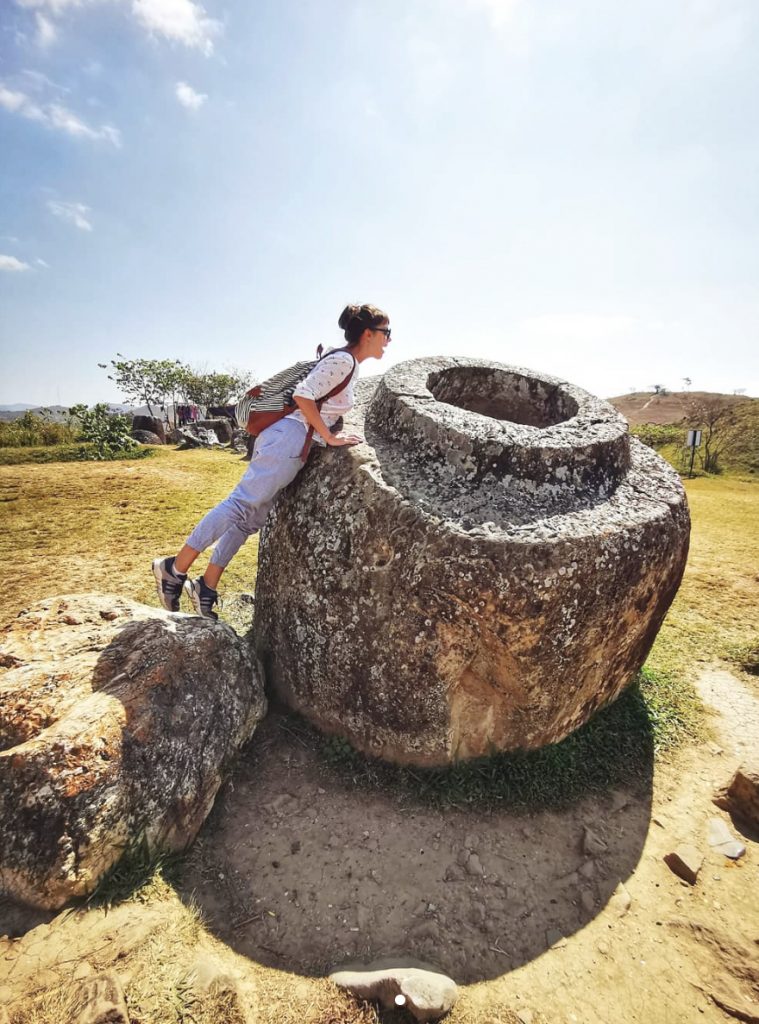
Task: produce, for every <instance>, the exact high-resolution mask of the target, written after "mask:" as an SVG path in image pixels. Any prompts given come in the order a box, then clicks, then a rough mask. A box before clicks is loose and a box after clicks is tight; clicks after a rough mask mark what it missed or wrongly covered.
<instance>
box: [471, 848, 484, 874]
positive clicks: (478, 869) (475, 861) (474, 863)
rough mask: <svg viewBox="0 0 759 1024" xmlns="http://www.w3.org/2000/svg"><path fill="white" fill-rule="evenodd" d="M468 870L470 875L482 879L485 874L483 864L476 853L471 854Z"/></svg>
mask: <svg viewBox="0 0 759 1024" xmlns="http://www.w3.org/2000/svg"><path fill="white" fill-rule="evenodd" d="M466 870H467V874H468V875H475V876H479V877H480V878H482V876H483V875H484V874H485V871H484V869H483V867H482V864H481V863H480V858H479V857H478V856H477V854H476V853H470V854H469V857H468V858H467V862H466Z"/></svg>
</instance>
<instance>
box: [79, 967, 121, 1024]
mask: <svg viewBox="0 0 759 1024" xmlns="http://www.w3.org/2000/svg"><path fill="white" fill-rule="evenodd" d="M75 1020H76V1024H129V1011H128V1010H127V1005H126V998H125V996H124V989H123V987H122V985H121V981H120V980H119V977H118V975H117V974H114V973H113V972H112V971H109V972H107V973H105V974H97V975H95V977H93V978H86V979H85V980H84V981H83V982H81V984H80V989H79V1010H78V1014H77V1016H76V1018H75Z"/></svg>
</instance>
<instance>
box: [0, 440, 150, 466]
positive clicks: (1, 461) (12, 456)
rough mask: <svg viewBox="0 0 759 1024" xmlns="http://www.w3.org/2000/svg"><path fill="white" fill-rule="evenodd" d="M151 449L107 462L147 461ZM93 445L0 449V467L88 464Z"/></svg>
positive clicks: (131, 452) (125, 453)
mask: <svg viewBox="0 0 759 1024" xmlns="http://www.w3.org/2000/svg"><path fill="white" fill-rule="evenodd" d="M153 451H154V449H153V448H149V447H146V448H136V449H134V450H131V451H128V452H116V453H114V455H113V457H112V458H111V459H108V460H107V461H108V462H120V461H123V460H125V459H147V458H150V456H151V455H152V454H153ZM96 457H97V456H96V454H95V446H94V445H93V444H84V443H78V444H55V445H46V446H40V447H35V448H32V447H29V448H27V447H20V448H0V466H23V465H25V464H27V463H31V464H36V465H41V464H43V463H49V462H89V461H91V460H94V459H96Z"/></svg>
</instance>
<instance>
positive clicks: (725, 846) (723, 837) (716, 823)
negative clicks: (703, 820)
mask: <svg viewBox="0 0 759 1024" xmlns="http://www.w3.org/2000/svg"><path fill="white" fill-rule="evenodd" d="M708 839H709V846H711V847H712V849H714V850H716V851H717V853H723V854H724V855H725V856H726V857H729V858H730V859H731V860H738V858H739V857H742V856H743V854H744V853H745V852H746V847H745V846H744V845H743V843H741V842H739V841H738V840H737V839H736V838H735V836H734V835H733V834H732V833H731V831H730V829H729V828H728V827H727V825H726V824H725V823H724V821H722V819H721V818H710V819H709V834H708Z"/></svg>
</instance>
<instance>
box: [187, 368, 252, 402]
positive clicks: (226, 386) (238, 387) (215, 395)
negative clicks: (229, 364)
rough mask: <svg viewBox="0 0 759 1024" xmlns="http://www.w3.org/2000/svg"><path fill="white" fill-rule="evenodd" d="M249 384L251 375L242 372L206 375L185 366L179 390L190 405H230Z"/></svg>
mask: <svg viewBox="0 0 759 1024" xmlns="http://www.w3.org/2000/svg"><path fill="white" fill-rule="evenodd" d="M251 384H252V380H251V375H250V374H249V373H246V372H244V371H242V370H229V371H228V372H227V373H207V372H204V371H202V370H198V369H191V368H190V367H189V366H185V367H183V372H182V379H181V385H180V388H179V390H180V392H181V394H182V395H183V396H184V398H185V399H186V401H187V402H190V403H191V404H192V405H203V406H206V407H207V406H209V405H232V404H234V403H235V402H236V401H237V400H238V398H240V396H241V395H242V394H243V393H244V392H245V391H247V390H248V388H250V387H251Z"/></svg>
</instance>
